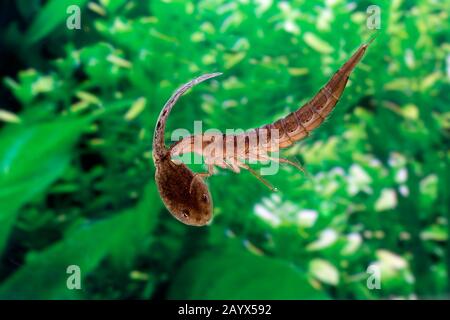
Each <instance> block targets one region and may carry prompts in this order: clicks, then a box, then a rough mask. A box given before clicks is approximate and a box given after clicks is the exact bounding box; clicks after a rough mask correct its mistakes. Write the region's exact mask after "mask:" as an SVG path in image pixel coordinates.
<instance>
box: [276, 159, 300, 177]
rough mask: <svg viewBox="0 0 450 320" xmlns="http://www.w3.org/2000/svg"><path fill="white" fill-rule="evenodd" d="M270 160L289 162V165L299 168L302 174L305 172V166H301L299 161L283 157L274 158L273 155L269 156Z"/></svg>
mask: <svg viewBox="0 0 450 320" xmlns="http://www.w3.org/2000/svg"><path fill="white" fill-rule="evenodd" d="M270 160H272V161H278V162H280V163H287V164H290V165H291V166H294V167H296V168H297V169H298V170H300V171H301V172H303V173H304V174H307V172H306V170H305V168H303V167H302V166H301V165H300V164H299V163H297V162H294V161H291V160H289V159H285V158H274V157H270Z"/></svg>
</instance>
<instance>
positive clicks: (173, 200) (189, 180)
mask: <svg viewBox="0 0 450 320" xmlns="http://www.w3.org/2000/svg"><path fill="white" fill-rule="evenodd" d="M194 177H195V176H194V173H193V172H192V171H191V170H190V169H189V168H188V167H187V166H186V165H184V164H183V163H179V164H175V163H173V162H172V161H171V160H170V159H167V160H165V161H162V162H160V163H159V165H158V166H157V167H156V177H155V178H156V184H157V187H158V190H159V193H160V195H161V199H162V200H163V202H164V204H165V205H166V208H167V209H168V210H169V212H170V213H171V214H172V215H173V216H174V217H175V218H176V219H178V220H179V221H181V222H183V223H184V224H187V225H191V226H204V225H206V224H208V223H209V222H210V221H211V218H212V216H213V204H212V198H211V194H210V192H209V189H208V186H207V185H206V184H205V183H204V182H203V180H202V179H201V178H200V177H196V178H195V179H194ZM193 179H194V180H193Z"/></svg>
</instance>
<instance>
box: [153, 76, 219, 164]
mask: <svg viewBox="0 0 450 320" xmlns="http://www.w3.org/2000/svg"><path fill="white" fill-rule="evenodd" d="M221 74H222V73H220V72H216V73H209V74H204V75H202V76H200V77H198V78H195V79H193V80H191V81H189V82H188V83H186V84H184V85H182V86H181V87H180V88H178V89H177V90H176V91H175V92H174V93H173V94H172V96H171V97H170V99H169V100H167V102H166V104H165V105H164V108H163V109H162V110H161V113H160V114H159V117H158V121H157V122H156V127H155V133H154V135H153V157H154V159H155V160H157V159H161V158H163V157H164V156H165V155H166V154H167V148H166V146H165V144H164V133H165V129H166V122H167V118H168V117H169V114H170V111H171V110H172V108H173V106H174V105H175V104H176V103H177V101H178V99H179V98H180V97H181V96H182V95H183V94H184V93H185V92H186V91H187V90H189V89H190V88H192V87H193V86H195V85H197V84H199V83H200V82H203V81H205V80H208V79H211V78H214V77H217V76H219V75H221Z"/></svg>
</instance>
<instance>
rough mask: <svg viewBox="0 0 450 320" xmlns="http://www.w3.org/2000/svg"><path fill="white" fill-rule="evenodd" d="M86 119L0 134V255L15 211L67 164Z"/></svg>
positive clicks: (12, 128)
mask: <svg viewBox="0 0 450 320" xmlns="http://www.w3.org/2000/svg"><path fill="white" fill-rule="evenodd" d="M86 123H87V122H86V119H73V118H72V119H70V118H66V119H59V120H57V121H53V122H49V123H44V124H35V125H28V124H23V125H11V126H9V127H7V128H5V129H4V130H3V131H2V132H1V134H0V253H1V252H2V251H3V249H4V248H5V246H6V241H7V239H8V236H9V234H10V232H11V228H12V226H13V225H14V221H15V219H16V216H17V212H18V210H19V209H20V208H21V207H22V206H23V205H24V204H25V203H27V202H28V201H30V200H31V199H32V198H33V197H34V196H35V195H37V194H38V193H40V192H42V191H43V190H45V189H46V188H47V187H48V186H49V185H50V184H52V183H53V182H54V181H55V180H56V179H57V178H58V177H60V176H61V175H62V173H63V172H64V169H65V168H66V167H67V165H68V164H69V160H70V155H71V152H70V151H71V148H72V147H73V144H74V143H75V141H76V140H77V139H78V137H79V136H80V135H81V133H82V132H83V129H84V128H85V126H86Z"/></svg>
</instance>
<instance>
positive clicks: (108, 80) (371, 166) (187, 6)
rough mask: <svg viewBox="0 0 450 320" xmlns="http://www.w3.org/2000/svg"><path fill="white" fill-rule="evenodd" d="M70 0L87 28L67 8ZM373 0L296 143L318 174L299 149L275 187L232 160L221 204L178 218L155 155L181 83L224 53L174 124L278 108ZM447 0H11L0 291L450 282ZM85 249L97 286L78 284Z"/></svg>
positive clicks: (293, 292)
mask: <svg viewBox="0 0 450 320" xmlns="http://www.w3.org/2000/svg"><path fill="white" fill-rule="evenodd" d="M73 4H75V5H78V6H79V7H80V8H81V29H80V30H69V29H68V28H67V27H66V19H67V18H68V17H69V16H70V14H68V13H67V12H66V10H67V7H68V6H69V5H73ZM370 5H377V6H379V8H380V13H381V28H380V30H379V34H378V36H377V38H376V40H375V42H374V43H373V44H372V46H371V47H370V48H369V50H368V51H367V54H366V56H365V57H364V59H363V60H362V62H361V63H360V64H359V65H358V66H357V68H356V70H355V72H354V73H353V75H352V77H351V81H350V82H349V84H348V86H347V89H346V90H345V92H344V94H343V96H342V98H341V100H340V102H339V104H338V105H337V108H336V109H335V112H334V113H333V115H332V116H331V118H330V119H329V120H328V121H327V122H326V123H325V124H324V125H322V126H321V127H320V128H319V129H317V130H316V131H315V132H314V134H313V135H312V136H311V137H310V138H308V139H305V140H303V141H302V142H301V143H299V144H298V145H296V146H295V147H294V148H291V149H289V150H287V151H286V152H285V156H287V157H291V158H292V157H296V158H297V159H298V160H299V161H301V162H302V163H303V164H304V165H305V167H306V169H307V170H308V171H309V173H310V175H311V177H307V176H305V175H303V174H301V173H300V172H298V170H295V169H293V168H291V167H284V166H283V167H282V168H281V170H280V172H279V173H278V174H277V175H276V176H268V177H267V179H268V180H270V181H271V182H272V183H273V184H274V185H275V186H276V187H277V188H278V189H279V190H280V192H277V193H271V192H270V190H269V189H267V188H266V187H265V186H264V185H263V184H261V183H260V182H259V181H258V180H256V179H255V178H254V177H252V176H251V175H250V174H249V173H248V172H243V173H241V174H239V175H236V174H234V173H232V172H229V171H223V170H222V171H220V172H219V173H218V174H217V175H215V176H213V177H212V178H210V179H208V183H209V185H210V188H211V192H212V195H213V198H214V205H215V219H214V222H213V223H212V224H211V225H210V226H207V227H203V228H194V227H188V226H185V225H182V224H181V223H179V222H178V221H176V220H175V219H173V218H172V216H171V215H170V214H169V213H168V212H167V211H166V209H165V208H164V206H163V205H162V203H161V200H160V198H159V195H158V193H157V191H156V189H155V184H154V167H153V163H152V158H151V140H152V135H153V129H154V125H155V121H156V117H157V116H158V114H159V112H160V110H161V108H162V106H163V104H164V103H165V101H166V99H168V97H169V96H170V94H171V93H172V92H173V90H175V89H176V88H177V87H178V86H180V85H181V84H183V83H185V82H187V81H189V80H190V79H192V78H194V77H196V76H198V75H200V74H203V73H209V72H215V71H222V72H224V75H222V76H221V77H219V78H217V79H214V80H211V81H208V82H206V83H203V84H201V85H199V86H197V87H195V88H194V89H193V90H191V91H190V92H189V94H186V95H185V96H184V97H183V98H182V99H181V100H180V102H179V103H178V105H177V106H176V108H175V110H174V112H173V113H172V115H171V117H170V118H169V123H168V132H169V133H170V132H171V131H172V130H173V129H175V128H186V129H188V130H192V129H193V121H194V120H202V121H203V128H204V129H208V128H218V129H220V130H225V129H227V128H242V129H247V128H251V127H255V126H259V125H262V124H265V123H269V122H272V121H274V120H276V119H278V118H279V117H281V116H284V115H285V114H287V113H288V112H290V111H292V110H295V109H296V108H297V107H298V106H299V105H301V104H303V103H304V102H306V101H307V100H308V99H310V98H311V97H312V96H313V95H314V94H315V93H316V92H317V91H318V89H319V88H320V87H321V86H322V85H324V84H325V83H326V81H327V80H328V79H329V77H330V76H331V75H332V74H333V73H334V71H335V70H337V69H338V68H339V67H340V65H341V64H342V63H343V62H345V61H346V59H348V58H349V57H350V55H351V54H352V53H353V52H354V51H355V50H356V49H357V47H358V46H359V45H360V44H361V43H363V42H365V41H367V40H368V39H369V38H370V37H371V36H372V35H373V34H374V30H369V29H368V27H367V26H366V21H367V18H368V14H367V12H366V10H367V8H368V7H369V6H370ZM449 12H450V2H449V1H435V2H430V1H425V0H417V1H406V0H405V1H401V0H394V1H358V2H353V1H349V0H347V1H343V0H329V1H324V2H313V1H306V0H298V1H275V0H258V1H257V0H240V1H225V0H202V1H180V0H164V1H138V0H135V1H123V0H115V1H113V0H98V1H85V0H51V1H39V0H18V1H2V2H1V4H0V24H1V25H0V41H1V44H0V54H1V59H0V72H1V74H0V78H1V84H0V257H1V260H0V298H3V299H6V298H31V299H54V298H70V299H125V298H131V299H174V298H176V299H211V298H222V299H241V298H253V299H258V298H274V299H315V298H317V299H391V298H406V299H411V298H412V299H414V298H419V299H426V298H448V297H449V291H450V279H449V273H450V244H449V240H448V233H449V232H448V231H449V210H448V207H449V200H450V199H449V193H448V189H449V184H448V182H449V180H450V174H449V170H448V164H449V132H450V130H449V128H450V112H449V111H450V110H449V104H450V98H449V94H448V92H449V91H450V86H449V84H450V81H449V79H450V44H449V38H450V33H449V25H448V24H449ZM169 138H170V136H168V137H167V141H169ZM193 169H195V170H197V171H199V170H202V168H201V167H198V166H197V167H193ZM70 265H78V266H79V267H80V269H81V285H82V288H81V290H69V289H68V288H67V286H66V281H67V278H68V277H69V275H70V274H67V272H66V270H67V267H68V266H70ZM368 268H369V272H368ZM371 270H375V271H377V272H378V271H380V272H381V279H380V280H381V288H380V289H370V288H369V287H368V285H367V280H369V282H370V281H371V280H370V278H369V277H370V276H371V275H373V273H372V271H371ZM372 280H373V279H372Z"/></svg>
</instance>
